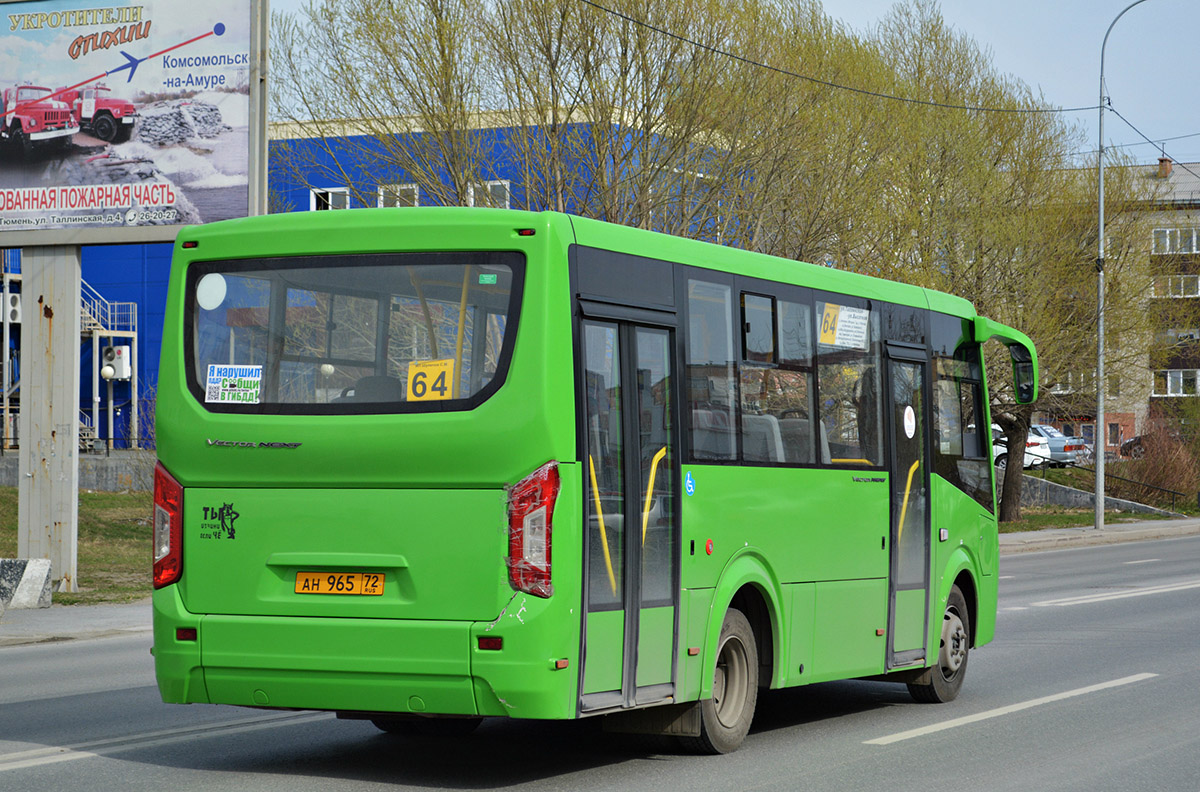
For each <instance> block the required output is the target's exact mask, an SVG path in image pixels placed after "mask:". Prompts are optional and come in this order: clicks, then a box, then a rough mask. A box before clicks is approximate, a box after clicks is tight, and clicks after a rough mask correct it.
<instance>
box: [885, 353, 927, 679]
mask: <svg viewBox="0 0 1200 792" xmlns="http://www.w3.org/2000/svg"><path fill="white" fill-rule="evenodd" d="M925 370H926V363H925V351H924V350H923V349H922V350H908V349H898V348H894V347H892V345H891V344H889V345H888V382H889V385H888V394H889V395H888V412H889V417H890V419H891V420H890V423H891V435H892V442H891V443H890V445H891V454H890V457H891V459H890V461H891V482H892V484H891V487H892V516H891V574H890V585H889V603H888V653H887V667H888V668H889V669H892V668H899V667H903V666H907V665H912V664H914V663H917V662H919V661H921V660H923V659H924V658H925V648H926V647H925V643H926V635H927V634H928V622H927V618H928V614H929V599H928V591H929V530H930V529H929V500H928V495H927V493H928V492H929V469H928V465H927V464H926V443H925V433H926V432H927V430H928V426H927V420H928V414H927V412H928V405H927V401H926V398H925Z"/></svg>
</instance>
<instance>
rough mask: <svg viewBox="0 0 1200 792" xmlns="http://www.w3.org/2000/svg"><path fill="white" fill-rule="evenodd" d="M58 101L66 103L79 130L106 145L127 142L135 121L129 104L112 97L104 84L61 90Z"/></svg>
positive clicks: (135, 118)
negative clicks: (106, 142)
mask: <svg viewBox="0 0 1200 792" xmlns="http://www.w3.org/2000/svg"><path fill="white" fill-rule="evenodd" d="M58 98H59V99H61V100H62V101H64V102H66V103H67V106H68V107H69V108H70V109H71V118H72V119H73V120H74V121H75V125H76V126H78V127H79V129H80V131H82V132H86V133H88V134H89V135H93V136H95V137H98V138H100V139H101V140H105V141H108V142H109V143H124V142H125V141H126V140H129V136H130V134H131V133H132V132H133V123H134V121H136V120H137V112H136V109H135V108H134V106H133V102H130V101H128V100H125V99H122V98H120V97H118V96H113V93H112V89H111V88H109V87H108V86H107V85H105V84H104V83H97V84H95V85H89V86H86V87H83V88H76V89H74V90H70V91H65V92H63V93H61V94H59V97H58Z"/></svg>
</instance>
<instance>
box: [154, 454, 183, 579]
mask: <svg viewBox="0 0 1200 792" xmlns="http://www.w3.org/2000/svg"><path fill="white" fill-rule="evenodd" d="M182 575H183V487H182V486H181V485H180V484H179V482H178V481H176V480H175V478H174V477H173V476H172V475H171V474H170V473H168V472H167V469H166V468H165V467H163V465H162V462H159V463H158V464H157V465H155V466H154V588H156V589H160V588H162V587H163V586H169V585H170V584H172V583H175V582H176V581H178V580H179V578H180V577H181V576H182Z"/></svg>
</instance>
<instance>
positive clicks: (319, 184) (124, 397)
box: [0, 130, 520, 448]
mask: <svg viewBox="0 0 1200 792" xmlns="http://www.w3.org/2000/svg"><path fill="white" fill-rule="evenodd" d="M478 134H480V135H483V136H485V137H486V138H487V139H488V140H490V141H493V142H496V143H498V144H502V143H503V139H504V137H505V134H506V131H505V130H481V131H480V132H479V133H478ZM504 148H505V147H504V146H503V145H497V146H496V150H497V152H499V151H501V150H503V149H504ZM268 158H269V162H270V165H269V172H270V176H269V180H270V189H271V207H270V210H271V211H272V212H281V211H286V212H299V211H310V210H320V209H343V208H358V207H361V206H412V205H436V204H438V203H440V202H441V201H439V200H438V198H437V197H436V196H434V195H431V194H428V193H427V192H426V193H422V191H421V190H420V189H419V188H417V186H416V184H415V181H414V180H412V179H411V178H409V177H408V175H407V174H405V173H403V172H398V171H397V170H396V168H395V167H394V166H393V165H390V164H388V162H387V158H386V156H385V153H384V151H383V147H382V146H381V145H380V144H379V143H378V141H375V140H374V139H370V138H362V137H358V138H355V137H352V138H346V139H341V140H335V141H332V142H328V143H326V142H323V141H321V140H319V139H285V140H272V141H271V142H270V146H269V155H268ZM298 163H299V164H298ZM488 167H489V168H490V170H491V171H492V175H491V176H490V177H489V178H487V179H480V180H479V181H478V183H477V184H476V185H471V188H470V190H469V192H468V195H467V196H466V201H465V202H466V203H468V204H469V205H486V206H499V207H508V206H510V205H512V204H516V203H518V202H519V200H520V199H519V197H518V198H514V196H513V192H512V191H513V190H514V189H519V188H520V185H519V180H518V179H516V178H514V177H515V176H516V174H517V173H519V172H520V170H519V168H518V167H517V166H516V165H515V164H514V163H513V162H512V161H511V159H508V158H506V157H504V156H497V157H495V158H494V160H492V161H490V162H489V166H488ZM333 174H344V176H345V177H344V178H338V177H337V176H335V175H333ZM309 185H312V187H311V188H310V186H309ZM0 244H2V242H0ZM172 247H173V246H172V245H171V244H169V243H159V244H134V245H103V246H99V245H93V246H84V247H83V250H82V264H81V269H82V277H83V280H84V283H85V284H86V285H85V287H84V292H85V297H84V302H85V307H84V325H85V326H84V328H83V331H84V333H83V335H84V337H81V339H80V344H81V347H80V396H79V409H80V417H81V435H82V436H83V437H85V438H86V439H90V438H95V439H96V441H97V442H96V443H95V447H97V448H99V447H102V446H104V445H106V441H107V440H109V438H110V434H109V427H108V423H109V421H108V418H107V416H108V412H109V409H108V408H109V403H108V391H107V384H106V383H103V382H100V383H97V382H96V380H95V378H94V377H93V372H94V371H95V370H98V368H99V366H98V365H96V364H94V363H93V357H94V355H93V349H100V350H101V351H100V354H101V355H102V354H103V347H102V346H98V345H97V344H96V343H93V342H92V340H91V338H90V337H88V336H89V333H88V330H87V327H86V325H87V322H88V314H89V311H88V308H87V305H86V303H87V300H88V297H87V295H88V294H92V293H93V292H94V294H93V297H94V298H96V299H99V300H100V301H101V302H102V303H106V304H107V307H105V306H102V307H101V310H108V309H111V308H115V309H118V310H120V309H123V310H126V311H129V309H135V310H136V323H135V325H134V327H133V328H132V329H133V330H134V333H132V334H128V335H125V337H124V338H123V337H122V336H123V335H124V334H123V333H122V332H121V331H122V330H128V329H130V328H128V327H124V326H123V327H120V328H113V327H105V328H104V329H103V331H101V333H100V335H103V336H104V338H102V339H101V340H100V342H99V344H100V345H107V344H110V343H115V344H127V343H130V342H131V341H132V342H133V343H135V344H136V350H135V354H134V355H133V359H134V360H135V361H136V368H137V371H136V377H131V378H130V379H128V380H112V381H111V382H112V387H113V401H112V410H111V412H112V416H113V420H112V433H111V439H112V445H113V447H114V448H126V447H129V446H130V445H131V442H132V438H133V436H134V435H135V434H136V435H137V437H139V438H140V443H139V445H141V446H143V447H144V446H150V447H152V446H153V436H152V433H151V432H152V426H153V408H154V401H155V393H156V390H157V384H158V368H159V354H160V351H161V346H162V331H163V318H164V311H165V307H166V296H167V284H168V281H169V278H170V270H171V251H172ZM20 260H21V256H20V251H19V250H5V251H4V260H3V263H4V272H5V274H6V279H7V280H9V288H10V290H11V291H12V292H13V293H14V294H16V293H19V292H20V272H21V265H20ZM89 287H90V291H89ZM22 297H23V295H22ZM18 299H20V298H18ZM14 304H15V303H14ZM93 312H94V311H93ZM130 312H132V311H130ZM10 319H11V320H12V321H11V323H10V326H9V329H10V341H9V354H8V355H7V356H6V358H5V360H6V361H7V362H8V363H9V364H10V365H9V368H10V377H11V379H9V380H8V381H9V382H10V384H11V385H15V386H17V387H15V388H11V387H10V390H11V391H13V392H12V398H11V404H12V405H13V406H14V407H13V410H12V411H11V412H10V414H9V416H8V417H9V421H8V423H7V424H0V426H5V427H6V428H4V430H3V434H4V437H5V438H6V439H7V440H8V442H7V445H8V447H11V445H12V443H11V439H12V438H13V437H14V436H15V434H16V432H15V427H16V420H15V417H14V416H15V410H16V409H18V407H17V405H19V401H20V389H19V382H20V360H19V354H18V350H19V349H20V314H19V313H17V314H12V315H11V316H10ZM135 382H136V383H137V391H138V393H137V398H138V405H137V410H136V413H137V415H138V416H139V420H138V427H137V431H136V433H135V432H133V431H132V427H131V423H132V420H133V415H134V413H135V410H134V409H132V408H133V404H132V400H133V399H134V394H133V392H132V391H133V385H134V383H135ZM97 394H99V399H100V403H99V405H97V402H96V398H97ZM97 406H98V407H99V409H98V410H97V409H95V408H96V407H97ZM93 416H96V417H95V418H93ZM18 442H19V438H18Z"/></svg>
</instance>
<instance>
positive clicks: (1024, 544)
mask: <svg viewBox="0 0 1200 792" xmlns="http://www.w3.org/2000/svg"><path fill="white" fill-rule="evenodd" d="M1196 535H1200V520H1198V519H1195V518H1188V519H1183V520H1162V521H1140V522H1131V523H1118V524H1116V525H1110V526H1105V527H1104V528H1102V529H1100V530H1096V528H1095V527H1092V526H1086V527H1083V528H1051V529H1048V530H1043V531H1030V532H1028V533H1009V534H1000V555H1010V554H1013V553H1032V552H1037V551H1039V550H1058V549H1062V548H1066V547H1094V546H1099V545H1109V544H1117V543H1119V542H1139V541H1145V540H1147V539H1174V538H1178V537H1182V536H1196Z"/></svg>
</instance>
